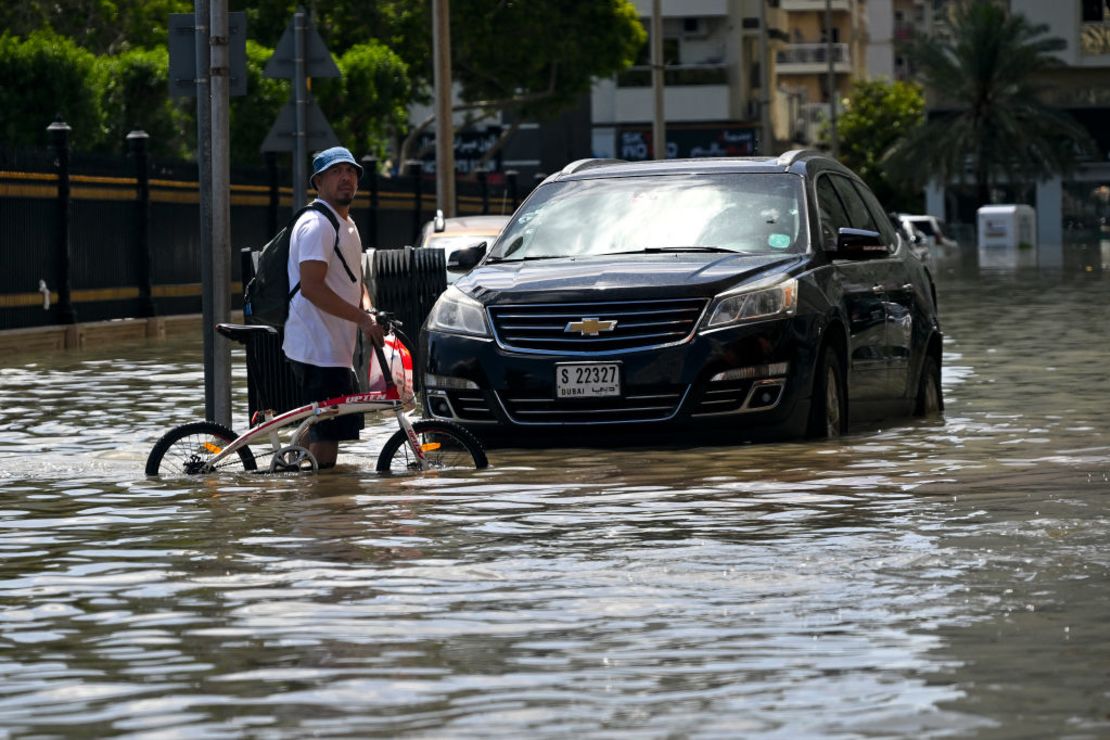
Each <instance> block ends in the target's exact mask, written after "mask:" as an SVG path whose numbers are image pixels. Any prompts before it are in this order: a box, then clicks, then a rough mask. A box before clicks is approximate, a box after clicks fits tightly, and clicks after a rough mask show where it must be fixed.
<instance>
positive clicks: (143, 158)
mask: <svg viewBox="0 0 1110 740" xmlns="http://www.w3.org/2000/svg"><path fill="white" fill-rule="evenodd" d="M149 139H150V135H149V134H147V132H146V131H143V130H142V129H136V130H135V131H132V132H131V133H129V134H127V145H128V148H130V149H131V154H132V156H134V157H135V183H136V186H137V189H138V199H137V200H136V202H135V206H136V212H135V249H136V253H135V257H136V260H137V266H138V276H137V279H138V283H139V311H138V313H139V316H140V317H141V318H150V317H151V316H154V300H153V299H152V297H151V285H150V168H149V166H148V159H147V141H148V140H149Z"/></svg>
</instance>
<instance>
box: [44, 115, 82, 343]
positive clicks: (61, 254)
mask: <svg viewBox="0 0 1110 740" xmlns="http://www.w3.org/2000/svg"><path fill="white" fill-rule="evenodd" d="M46 132H47V134H49V136H50V144H51V145H52V146H53V147H54V155H55V158H54V165H55V167H57V168H58V244H57V250H58V322H59V323H61V324H75V323H77V314H76V312H75V311H74V310H73V302H72V300H71V298H70V294H69V226H70V214H69V132H70V127H69V124H68V123H66V122H65V121H63V120H62V115H61V114H60V113H59V114H58V115H57V116H56V117H55V119H54V122H53V123H51V124H50V125H49V126H47V127H46Z"/></svg>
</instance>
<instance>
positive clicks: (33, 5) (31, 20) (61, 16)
mask: <svg viewBox="0 0 1110 740" xmlns="http://www.w3.org/2000/svg"><path fill="white" fill-rule="evenodd" d="M192 11H193V3H192V2H191V0H18V1H16V2H6V3H0V28H6V29H7V30H8V31H10V32H11V33H13V34H15V35H18V36H29V35H30V34H31V33H33V32H35V31H44V30H50V31H53V32H54V33H56V34H57V35H59V36H64V37H66V38H68V39H71V40H72V41H73V42H75V43H76V44H77V45H78V46H81V47H82V48H84V49H88V50H89V51H91V52H93V53H94V54H116V53H119V52H121V51H126V50H127V49H134V48H151V47H154V46H158V45H164V44H165V43H166V24H167V22H168V21H167V16H168V15H169V14H170V13H190V12H192Z"/></svg>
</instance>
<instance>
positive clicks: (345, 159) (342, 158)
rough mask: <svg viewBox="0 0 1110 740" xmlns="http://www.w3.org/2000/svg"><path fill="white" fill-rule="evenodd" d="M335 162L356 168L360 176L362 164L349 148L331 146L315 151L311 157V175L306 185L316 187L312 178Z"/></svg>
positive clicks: (332, 165) (335, 163)
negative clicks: (314, 154) (356, 159)
mask: <svg viewBox="0 0 1110 740" xmlns="http://www.w3.org/2000/svg"><path fill="white" fill-rule="evenodd" d="M337 164H349V165H352V166H354V168H355V169H356V170H358V176H359V178H361V177H362V165H360V164H359V163H358V162H356V161H355V157H354V155H353V154H351V150H350V149H348V148H347V147H343V146H333V147H331V148H330V149H325V150H324V151H322V152H317V153H316V156H315V157H313V158H312V175H311V176H310V177H309V178H308V186H309V187H310V188H314V187H316V183H315V182H314V180H315V179H316V176H317V175H319V174H320V173H321V172H324V171H325V170H329V169H331V168H332V167H334V166H335V165H337Z"/></svg>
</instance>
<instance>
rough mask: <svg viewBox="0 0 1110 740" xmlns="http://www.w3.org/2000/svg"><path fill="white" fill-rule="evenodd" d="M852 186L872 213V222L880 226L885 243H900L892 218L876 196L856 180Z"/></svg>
mask: <svg viewBox="0 0 1110 740" xmlns="http://www.w3.org/2000/svg"><path fill="white" fill-rule="evenodd" d="M852 185H853V186H854V187H855V188H856V192H857V193H859V197H861V198H863V202H864V204H865V205H866V206H867V210H868V211H869V212H870V213H871V218H872V220H874V222H875V223H876V224H878V227H879V228H878V231H879V233H880V234H882V235H883V241H884V242H886V243H887V244H895V243H896V242H897V241H898V236H897V235H896V234H895V232H894V224H892V223H891V222H890V217H888V216H887V215H886V212H885V211H884V210H883V207H882V205H881V204H880V203H879V199H878V198H876V197H875V194H874V193H872V192H871V190H870V189H868V188H867V187H866V186H864V185H860V184H859V183H858V182H856V181H854V180H853V181H852Z"/></svg>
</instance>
